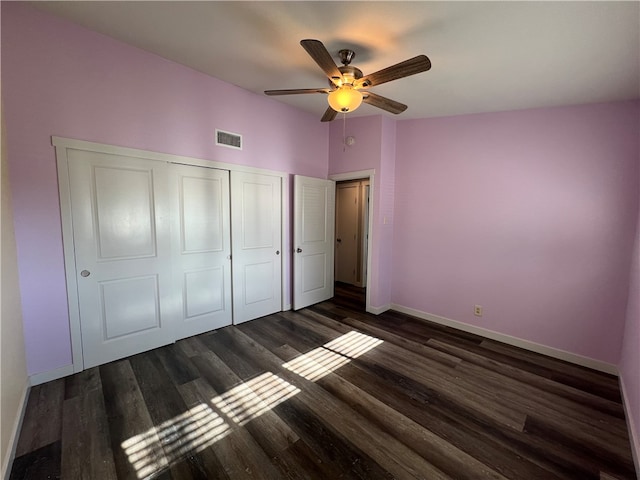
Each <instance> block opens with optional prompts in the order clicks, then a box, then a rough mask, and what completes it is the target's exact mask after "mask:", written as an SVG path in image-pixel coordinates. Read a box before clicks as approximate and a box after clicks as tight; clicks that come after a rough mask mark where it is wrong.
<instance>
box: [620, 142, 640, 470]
mask: <svg viewBox="0 0 640 480" xmlns="http://www.w3.org/2000/svg"><path fill="white" fill-rule="evenodd" d="M639 141H640V140H639ZM639 149H640V147H639ZM639 157H640V154H639ZM639 161H640V159H639ZM638 201H639V203H640V192H638ZM619 367H620V383H621V384H622V385H623V391H624V394H625V400H626V405H627V417H628V421H629V425H630V426H631V438H632V440H633V444H634V446H635V460H636V470H637V471H638V472H639V473H640V215H639V216H638V223H637V227H636V241H635V246H634V251H633V261H632V262H631V279H630V284H629V304H628V305H627V318H626V323H625V329H624V339H623V342H622V354H621V356H620V366H619Z"/></svg>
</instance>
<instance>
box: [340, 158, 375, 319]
mask: <svg viewBox="0 0 640 480" xmlns="http://www.w3.org/2000/svg"><path fill="white" fill-rule="evenodd" d="M375 176H376V171H375V169H370V170H358V171H356V172H346V173H337V174H335V175H329V180H334V181H335V182H342V181H344V180H365V179H367V178H368V179H369V215H368V226H367V286H366V287H365V292H366V307H365V310H366V311H367V312H369V313H374V314H378V313H380V312H379V311H378V310H377V309H375V308H372V307H371V288H369V287H370V285H374V284H376V282H375V280H377V278H378V272H377V271H376V270H374V269H373V266H372V261H371V252H373V244H374V241H375V239H374V238H373V218H374V217H373V210H374V208H375V207H374V202H372V201H371V200H372V199H373V198H374V189H375ZM334 248H335V240H334Z"/></svg>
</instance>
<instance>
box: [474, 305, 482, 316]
mask: <svg viewBox="0 0 640 480" xmlns="http://www.w3.org/2000/svg"><path fill="white" fill-rule="evenodd" d="M473 314H474V315H475V316H476V317H481V316H482V305H476V306H474V307H473Z"/></svg>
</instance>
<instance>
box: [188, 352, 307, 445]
mask: <svg viewBox="0 0 640 480" xmlns="http://www.w3.org/2000/svg"><path fill="white" fill-rule="evenodd" d="M194 362H195V363H196V366H197V368H198V369H199V370H200V372H201V374H202V376H203V378H204V379H206V381H207V385H201V387H200V388H201V389H205V388H207V386H208V388H209V389H210V390H211V391H210V394H213V393H215V392H216V391H218V392H223V393H224V392H233V391H234V389H236V390H235V391H242V390H241V389H240V390H238V387H240V388H242V387H243V386H244V384H243V381H242V379H241V378H240V377H239V376H238V375H237V374H236V373H235V372H234V370H232V368H231V367H230V366H228V365H227V364H225V363H224V362H223V361H222V360H221V359H220V357H218V356H217V355H216V354H214V353H213V352H211V351H210V352H207V353H203V354H201V355H199V356H198V357H194ZM233 363H234V365H235V366H236V368H238V365H239V364H240V362H239V361H238V359H235V360H234V361H233ZM247 379H248V378H247ZM247 388H248V387H247ZM215 396H217V395H212V396H211V397H210V398H214V397H215ZM254 398H255V397H254ZM246 428H247V430H248V431H249V432H250V433H251V434H252V435H253V437H254V438H255V439H256V441H257V442H258V443H259V444H260V445H261V446H262V448H263V449H264V450H265V451H266V452H267V453H268V454H269V455H270V456H275V455H278V454H279V453H280V452H282V451H284V450H286V449H287V448H289V446H290V445H291V444H293V443H295V442H296V441H297V440H298V436H297V435H296V434H295V432H294V431H293V430H292V429H291V427H290V426H289V425H287V423H285V422H283V421H282V419H280V418H279V417H278V416H277V415H276V414H275V413H274V412H273V411H272V410H266V411H264V412H263V414H262V415H260V416H259V417H257V418H255V419H253V420H252V421H251V422H250V423H249V424H248V425H247V426H246Z"/></svg>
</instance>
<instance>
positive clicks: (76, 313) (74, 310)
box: [51, 136, 291, 373]
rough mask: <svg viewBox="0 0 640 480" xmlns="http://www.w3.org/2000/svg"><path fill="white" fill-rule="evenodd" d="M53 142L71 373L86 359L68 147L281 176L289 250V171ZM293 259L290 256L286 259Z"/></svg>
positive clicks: (284, 238)
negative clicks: (74, 236)
mask: <svg viewBox="0 0 640 480" xmlns="http://www.w3.org/2000/svg"><path fill="white" fill-rule="evenodd" d="M51 144H52V145H53V146H54V147H55V154H56V170H57V173H58V194H59V199H60V216H61V225H62V247H63V254H64V268H65V280H66V287H67V307H68V309H69V330H70V334H71V360H72V366H73V372H72V373H78V372H81V371H82V370H84V360H83V353H82V329H81V325H80V308H79V304H78V301H79V296H78V284H77V274H76V267H77V265H76V260H75V245H74V239H73V221H72V217H71V184H70V179H69V161H68V151H69V150H82V151H88V152H97V153H104V154H108V155H122V156H127V157H136V158H143V159H146V160H155V161H158V162H164V163H176V164H181V165H191V166H196V167H205V168H218V169H221V170H228V171H229V172H233V171H236V172H247V173H257V174H263V175H271V176H274V177H279V178H280V185H281V192H282V204H281V206H280V208H281V212H282V217H281V218H282V225H281V227H282V237H281V238H282V252H286V251H289V250H290V245H289V243H290V239H289V236H288V232H289V227H290V223H291V218H290V217H291V215H290V212H289V208H288V202H289V198H290V197H289V174H288V173H286V172H280V171H275V170H267V169H264V168H256V167H248V166H243V165H236V164H231V163H224V162H216V161H213V160H203V159H198V158H192V157H185V156H181V155H171V154H167V153H159V152H152V151H148V150H140V149H136V148H129V147H121V146H117V145H107V144H103V143H95V142H88V141H85V140H76V139H72V138H65V137H57V136H52V137H51ZM287 258H288V257H287ZM287 261H289V263H290V260H287ZM290 266H291V265H290V264H285V255H282V256H281V258H280V268H281V269H282V272H283V274H282V279H281V292H282V294H281V308H282V310H288V309H289V308H291V307H290V302H287V299H286V298H285V295H286V294H287V293H288V292H289V289H288V288H286V284H285V282H286V279H290V276H286V275H285V272H288V271H289V270H290Z"/></svg>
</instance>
